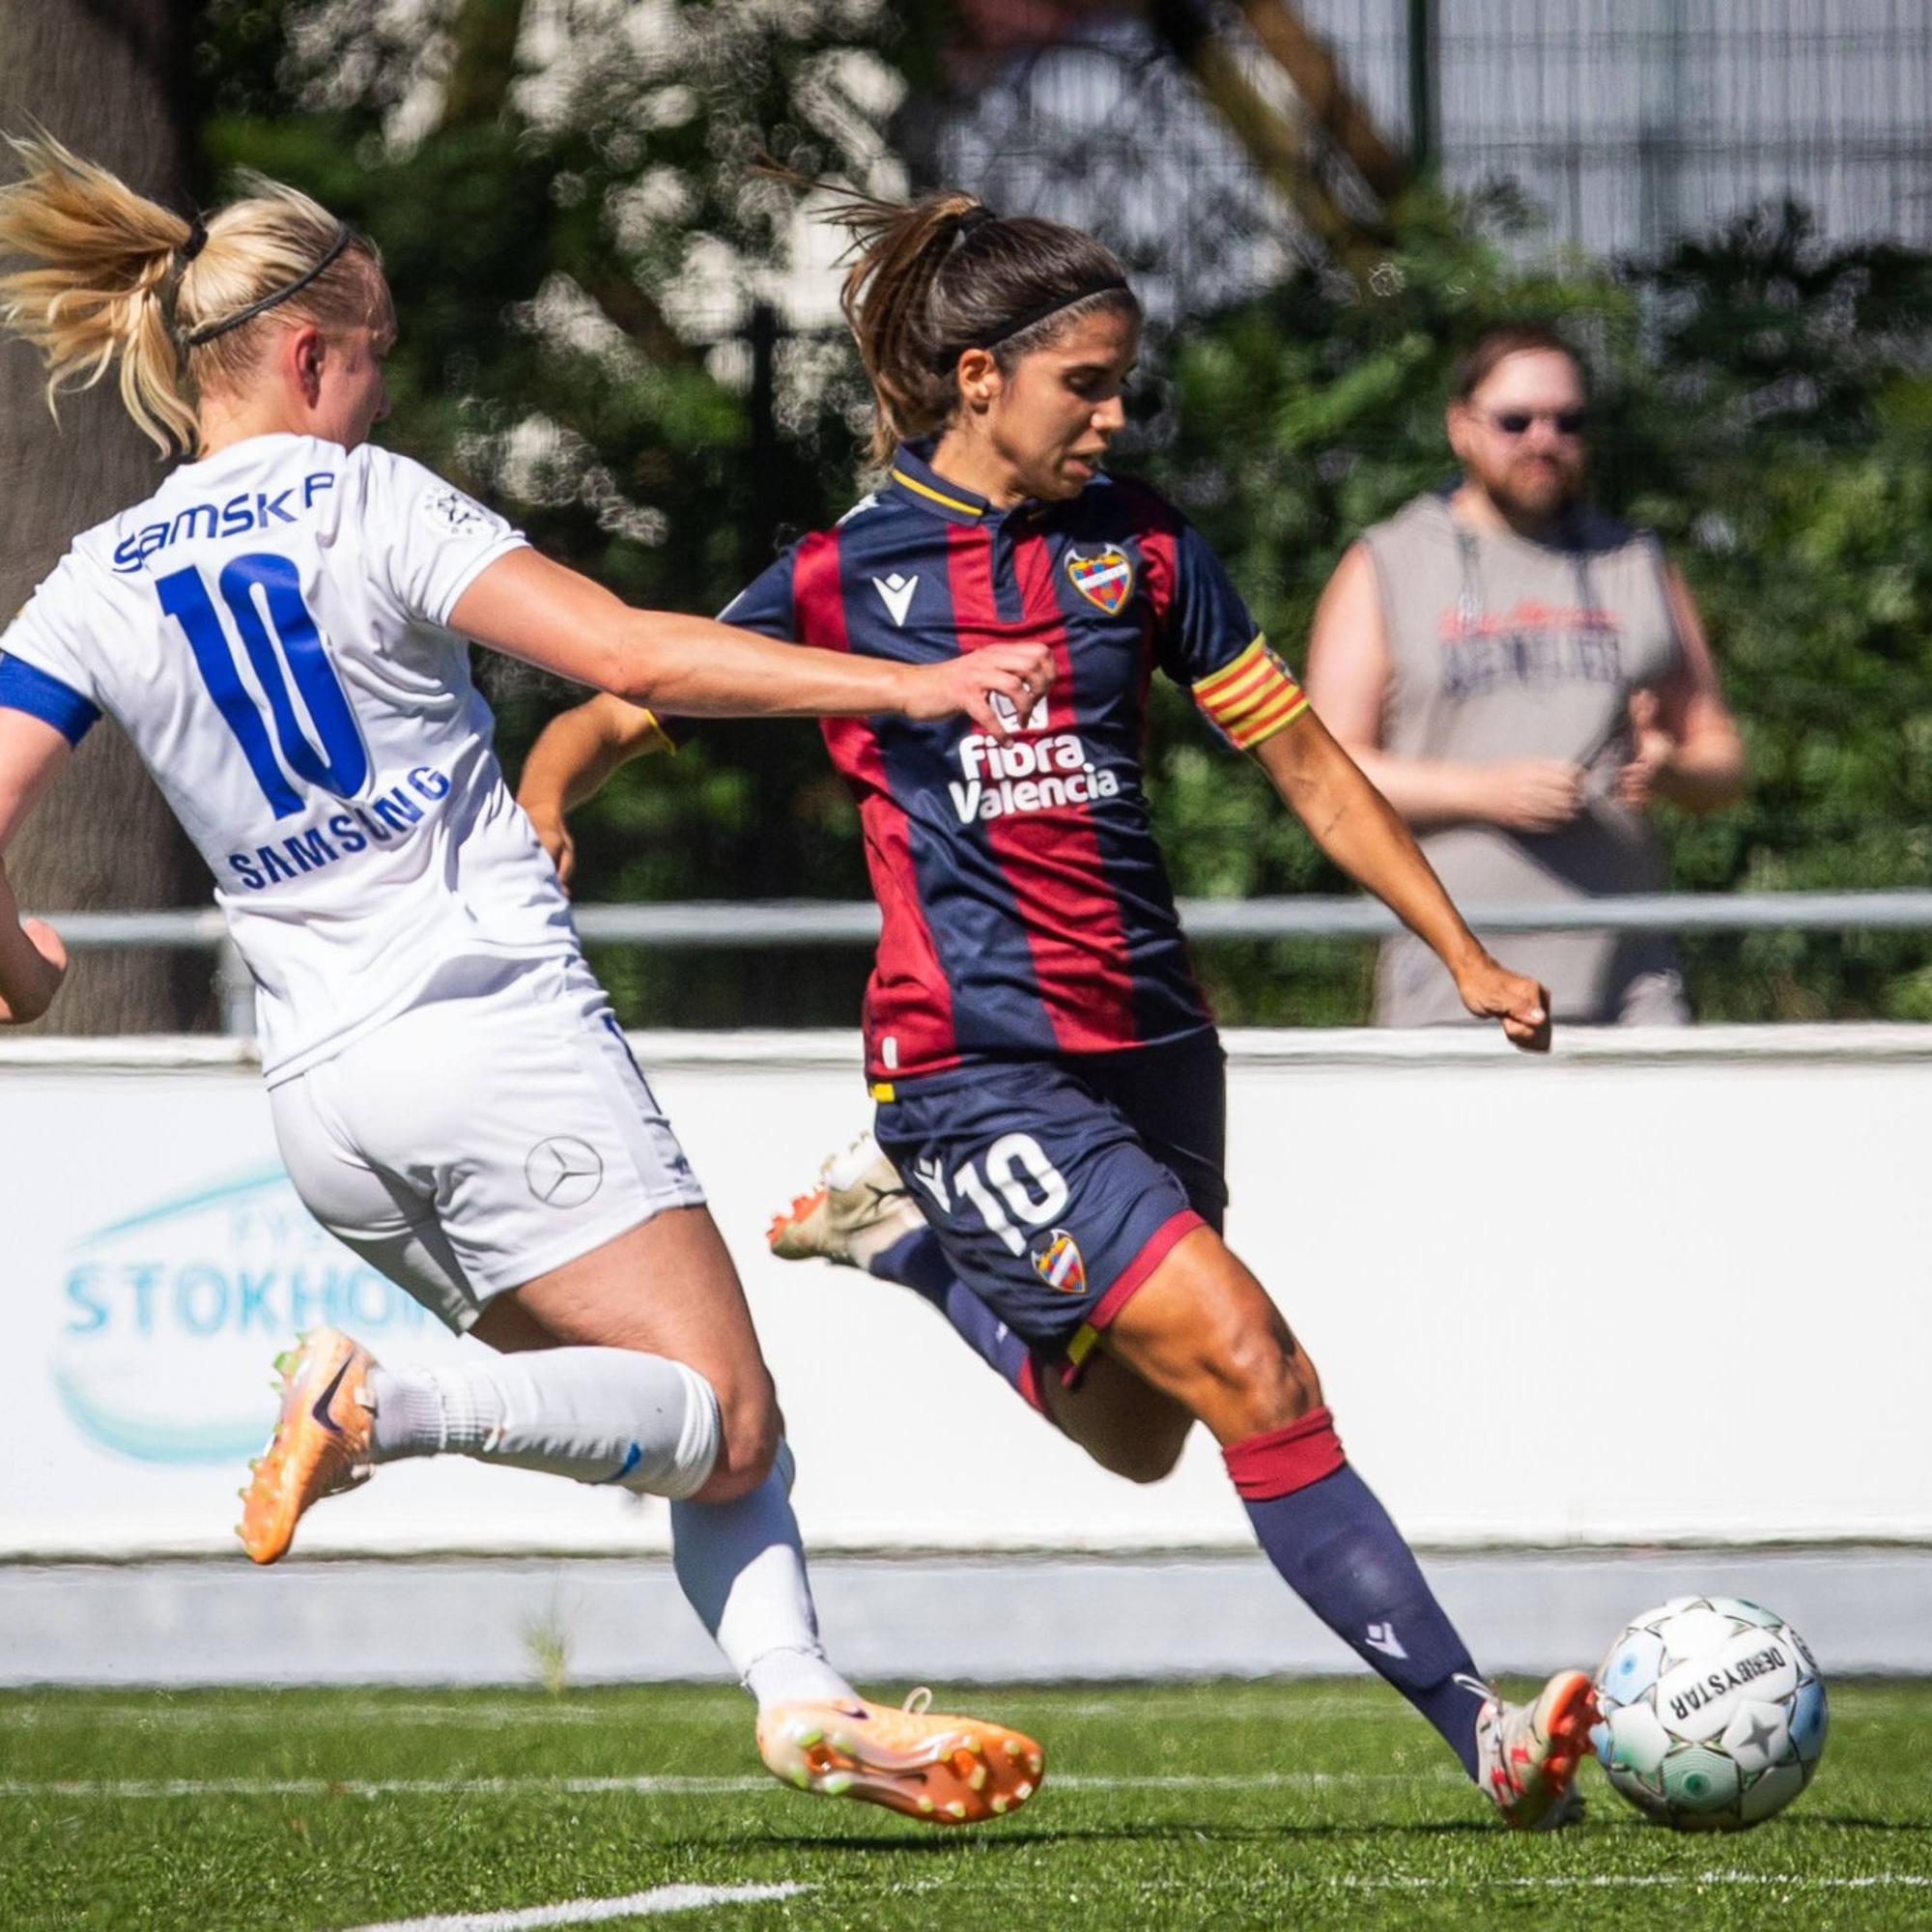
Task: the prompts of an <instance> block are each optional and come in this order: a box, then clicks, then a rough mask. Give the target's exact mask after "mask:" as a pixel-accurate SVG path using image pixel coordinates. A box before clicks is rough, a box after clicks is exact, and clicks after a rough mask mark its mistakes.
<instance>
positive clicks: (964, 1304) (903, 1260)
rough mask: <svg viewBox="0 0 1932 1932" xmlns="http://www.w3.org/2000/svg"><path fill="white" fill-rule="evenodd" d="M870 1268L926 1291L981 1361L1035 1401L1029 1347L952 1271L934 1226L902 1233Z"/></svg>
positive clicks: (883, 1277) (870, 1271)
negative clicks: (1030, 1372) (907, 1233)
mask: <svg viewBox="0 0 1932 1932" xmlns="http://www.w3.org/2000/svg"><path fill="white" fill-rule="evenodd" d="M866 1271H867V1274H874V1275H877V1276H878V1277H879V1279H880V1280H881V1281H895V1282H897V1283H898V1284H899V1286H900V1287H901V1288H909V1289H911V1290H912V1291H913V1293H915V1294H918V1295H923V1297H924V1298H925V1299H926V1300H927V1301H929V1302H931V1303H932V1305H933V1307H935V1308H936V1309H938V1310H939V1312H940V1314H942V1315H943V1316H945V1317H946V1319H947V1321H950V1322H952V1326H953V1327H954V1329H956V1330H957V1331H958V1333H959V1334H960V1335H961V1336H962V1337H963V1338H964V1340H965V1343H966V1346H967V1347H968V1348H969V1349H971V1350H973V1352H974V1353H975V1354H976V1355H978V1356H979V1357H980V1360H981V1361H982V1362H984V1363H986V1364H987V1366H988V1367H990V1368H991V1369H993V1370H994V1371H995V1372H996V1373H997V1374H999V1375H1000V1376H1003V1377H1004V1378H1006V1380H1007V1381H1008V1382H1009V1383H1010V1384H1011V1385H1012V1386H1013V1387H1014V1388H1016V1389H1018V1390H1019V1392H1020V1393H1021V1394H1022V1395H1023V1396H1026V1398H1027V1400H1028V1401H1029V1402H1034V1401H1035V1397H1034V1396H1033V1394H1032V1393H1031V1390H1030V1384H1031V1381H1032V1378H1031V1375H1030V1374H1029V1371H1028V1366H1027V1358H1028V1355H1029V1353H1030V1350H1028V1348H1027V1345H1026V1344H1025V1343H1024V1342H1022V1341H1021V1340H1020V1338H1019V1337H1018V1336H1017V1335H1015V1334H1014V1333H1013V1331H1012V1330H1011V1329H1010V1328H1009V1327H1008V1326H1007V1324H1006V1323H1005V1322H1004V1321H1001V1320H1000V1318H999V1317H998V1316H997V1315H995V1314H994V1313H993V1311H992V1310H991V1309H990V1308H988V1307H987V1306H986V1304H985V1303H984V1302H983V1301H981V1300H980V1297H979V1296H978V1295H977V1294H975V1293H973V1291H972V1290H971V1289H970V1288H968V1287H967V1286H966V1284H965V1283H964V1282H963V1281H961V1280H960V1279H959V1277H958V1276H957V1275H956V1274H954V1273H953V1272H952V1264H951V1263H950V1262H949V1261H948V1260H947V1259H946V1250H945V1249H944V1248H942V1247H941V1246H940V1244H939V1236H937V1235H935V1234H934V1233H933V1232H932V1230H931V1229H930V1228H921V1229H919V1230H917V1231H916V1232H915V1233H913V1234H910V1235H905V1236H901V1237H900V1238H899V1239H898V1240H896V1241H895V1242H894V1243H893V1245H892V1246H891V1247H889V1248H887V1249H885V1250H884V1251H883V1252H882V1253H880V1254H877V1255H875V1256H874V1257H873V1258H872V1260H871V1262H870V1264H868V1265H867V1270H866ZM1036 1406H1037V1403H1036Z"/></svg>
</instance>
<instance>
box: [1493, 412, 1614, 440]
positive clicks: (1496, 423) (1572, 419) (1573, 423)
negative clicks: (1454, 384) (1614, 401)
mask: <svg viewBox="0 0 1932 1932" xmlns="http://www.w3.org/2000/svg"><path fill="white" fill-rule="evenodd" d="M1483 420H1484V421H1485V422H1486V423H1488V424H1489V426H1490V427H1491V428H1492V430H1495V431H1497V432H1498V433H1499V434H1500V435H1503V436H1527V435H1528V434H1529V428H1530V425H1531V424H1532V423H1539V422H1547V423H1548V425H1549V427H1550V428H1551V429H1553V430H1554V431H1555V432H1556V434H1557V435H1558V436H1568V437H1577V436H1581V435H1582V434H1583V432H1584V431H1585V430H1586V429H1588V428H1589V426H1590V412H1589V411H1588V410H1497V411H1496V412H1494V413H1493V414H1484V415H1483Z"/></svg>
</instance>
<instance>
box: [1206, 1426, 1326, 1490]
mask: <svg viewBox="0 0 1932 1932" xmlns="http://www.w3.org/2000/svg"><path fill="white" fill-rule="evenodd" d="M1221 1460H1222V1462H1224V1463H1227V1465H1228V1474H1229V1476H1230V1478H1231V1479H1232V1480H1233V1482H1234V1485H1235V1488H1236V1491H1237V1492H1238V1493H1239V1494H1240V1497H1241V1500H1242V1501H1243V1502H1251V1503H1260V1502H1268V1501H1270V1500H1272V1499H1273V1498H1274V1497H1276V1496H1292V1495H1293V1493H1294V1492H1295V1491H1296V1490H1305V1489H1306V1488H1307V1487H1308V1486H1309V1484H1311V1483H1319V1482H1320V1481H1321V1479H1322V1477H1323V1476H1332V1475H1333V1474H1334V1473H1335V1471H1336V1470H1337V1469H1339V1468H1340V1467H1341V1466H1342V1464H1343V1463H1346V1462H1347V1461H1348V1460H1349V1459H1348V1458H1347V1457H1346V1456H1345V1455H1344V1454H1343V1453H1342V1438H1341V1437H1340V1436H1339V1435H1336V1434H1335V1418H1334V1417H1333V1416H1332V1415H1330V1414H1329V1413H1328V1410H1327V1408H1326V1406H1322V1407H1321V1408H1311V1409H1310V1410H1309V1411H1308V1413H1307V1414H1306V1415H1304V1416H1303V1417H1302V1418H1301V1420H1300V1421H1299V1422H1291V1423H1290V1424H1289V1425H1288V1427H1287V1428H1286V1429H1276V1430H1272V1431H1270V1432H1269V1433H1268V1434H1267V1435H1250V1436H1249V1437H1248V1439H1247V1440H1246V1441H1245V1442H1231V1443H1230V1444H1229V1445H1228V1447H1227V1448H1225V1449H1223V1450H1222V1451H1221Z"/></svg>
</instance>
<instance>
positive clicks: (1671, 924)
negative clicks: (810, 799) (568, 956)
mask: <svg viewBox="0 0 1932 1932" xmlns="http://www.w3.org/2000/svg"><path fill="white" fill-rule="evenodd" d="M1463 911H1464V913H1465V915H1466V916H1467V918H1468V921H1469V923H1470V924H1471V925H1473V926H1474V927H1475V928H1476V929H1477V930H1478V931H1480V932H1485V933H1498V932H1585V931H1599V932H1601V931H1608V932H1773V931H1776V932H1902V931H1904V932H1926V931H1932V892H1908V891H1901V892H1852V893H1652V894H1639V895H1627V896H1620V897H1611V898H1600V899H1568V900H1562V901H1556V902H1544V903H1529V904H1525V903H1520V902H1519V903H1514V904H1507V905H1492V904H1483V903H1477V904H1472V905H1468V906H1465V907H1464V908H1463ZM1180 916H1181V920H1182V922H1183V923H1184V924H1185V925H1186V927H1187V930H1188V932H1189V934H1190V935H1191V936H1192V937H1193V938H1195V939H1197V940H1223V939H1373V938H1378V937H1379V936H1380V935H1381V934H1383V933H1387V932H1393V931H1394V930H1395V929H1396V922H1395V918H1394V916H1393V915H1392V914H1391V913H1390V912H1388V911H1387V909H1386V908H1385V907H1383V906H1380V905H1378V904H1377V903H1376V902H1375V901H1374V900H1373V899H1361V898H1352V897H1351V898H1337V897H1329V896H1322V895H1314V894H1311V895H1305V896H1301V897H1295V898H1252V899H1182V900H1181V901H1180ZM51 917H52V919H53V921H54V923H55V924H56V925H57V926H58V927H59V928H60V931H61V934H62V936H63V937H64V938H65V939H66V940H67V942H68V944H69V946H71V948H73V949H74V950H75V951H82V950H88V949H97V948H116V947H130V946H160V947H169V948H176V949H185V950H189V951H196V952H200V951H214V950H217V949H225V947H226V941H227V936H228V934H227V924H226V922H225V921H224V920H223V919H222V916H221V914H220V913H219V912H217V911H216V910H215V909H214V908H213V907H212V906H210V907H205V908H201V909H195V910H181V911H173V912H74V913H56V914H53V915H51ZM577 929H578V931H579V933H580V934H581V935H582V938H583V940H584V941H585V943H586V944H588V945H620V946H661V947H680V948H685V949H725V948H734V947H746V946H868V945H870V944H871V942H872V941H873V940H874V939H876V938H877V937H878V932H879V912H878V908H877V907H876V906H874V905H872V904H870V903H868V902H867V901H864V900H847V899H716V900H713V899H685V900H678V901H672V902H669V903H666V904H660V905H580V906H579V907H578V908H577ZM222 978H223V986H224V999H223V1004H224V1009H225V1012H226V1015H227V1027H228V1031H229V1032H231V1033H247V1032H249V1031H251V1030H252V1026H253V1018H252V1011H251V1008H250V1004H249V1002H250V991H249V986H248V980H247V975H246V973H245V972H243V971H241V967H240V962H239V961H237V960H235V959H234V958H233V956H232V953H229V952H224V969H223V975H222Z"/></svg>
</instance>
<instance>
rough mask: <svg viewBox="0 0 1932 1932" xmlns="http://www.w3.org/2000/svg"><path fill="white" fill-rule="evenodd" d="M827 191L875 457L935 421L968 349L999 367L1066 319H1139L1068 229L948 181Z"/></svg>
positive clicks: (1106, 269) (1100, 258)
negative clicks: (843, 242)
mask: <svg viewBox="0 0 1932 1932" xmlns="http://www.w3.org/2000/svg"><path fill="white" fill-rule="evenodd" d="M834 191H835V192H838V194H839V197H840V199H839V206H838V207H837V208H836V209H834V210H833V212H832V213H830V214H828V215H827V216H826V219H827V220H829V221H831V222H833V223H835V224H836V225H838V226H839V227H842V228H845V229H847V230H849V231H850V233H851V236H852V241H853V246H854V249H855V250H856V259H855V260H854V262H853V264H852V267H851V268H850V270H847V272H846V276H845V286H844V288H843V289H842V290H841V291H840V294H839V298H838V300H839V306H840V307H841V308H842V309H843V310H844V312H845V320H846V321H847V322H848V323H849V324H850V325H851V327H852V335H853V338H854V340H855V341H856V342H857V343H858V345H859V355H860V358H861V359H862V360H863V361H864V363H865V365H866V374H867V376H868V377H870V378H871V383H872V400H873V404H874V407H875V410H876V415H875V418H874V422H873V428H872V454H873V455H874V456H875V457H876V458H878V459H879V460H880V461H881V462H883V461H884V460H885V459H886V458H887V457H889V456H891V454H892V453H893V449H894V446H895V444H896V443H899V442H902V441H904V440H905V439H906V438H908V437H913V436H923V435H928V434H930V433H932V432H934V431H936V430H939V429H942V428H944V427H945V425H946V423H947V421H948V419H949V418H950V417H951V416H952V412H953V410H954V409H955V408H956V407H957V406H958V402H959V381H958V368H959V357H960V356H961V355H963V354H964V353H965V351H967V350H968V349H974V348H980V349H987V350H990V351H991V352H992V353H993V355H994V357H995V359H996V360H997V361H998V363H999V365H1000V367H1001V368H1002V369H1003V370H1007V369H1010V368H1011V367H1012V366H1013V365H1014V363H1016V362H1017V361H1018V360H1019V359H1020V358H1021V357H1022V356H1023V355H1027V354H1029V353H1030V352H1031V351H1033V350H1036V349H1039V348H1043V347H1044V346H1045V345H1046V344H1047V343H1048V342H1050V341H1052V340H1053V339H1054V338H1055V337H1056V336H1057V335H1058V334H1059V333H1060V331H1061V329H1062V328H1064V327H1065V325H1066V324H1067V323H1068V322H1070V321H1072V320H1074V319H1075V318H1076V317H1079V316H1086V315H1092V314H1094V313H1096V312H1099V311H1103V310H1104V311H1111V312H1113V313H1116V314H1121V315H1125V316H1130V317H1132V318H1134V319H1135V320H1138V319H1139V317H1140V312H1141V311H1140V303H1139V302H1137V301H1136V300H1135V299H1134V297H1133V293H1132V291H1131V290H1129V288H1128V287H1127V278H1126V275H1125V273H1124V271H1123V270H1122V268H1121V264H1120V262H1119V261H1118V260H1117V259H1116V258H1115V256H1114V255H1113V253H1112V252H1111V251H1110V250H1108V249H1106V248H1104V247H1102V246H1101V245H1100V243H1099V242H1097V241H1094V238H1093V237H1092V236H1091V235H1083V234H1082V233H1081V232H1080V230H1079V229H1077V228H1067V227H1064V226H1063V225H1062V224H1061V223H1060V222H1058V221H1044V220H1040V219H1038V218H1037V217H1036V216H1033V215H1019V216H1014V217H1011V218H1008V217H1005V216H1001V215H997V214H995V213H993V211H992V210H991V209H989V208H987V207H985V206H984V205H983V204H982V203H980V202H979V201H976V200H975V199H974V198H973V196H971V195H970V194H964V193H961V192H959V191H958V190H956V189H952V190H948V191H946V192H944V193H940V194H929V195H925V196H923V197H922V198H921V199H920V200H918V201H915V202H912V203H909V204H906V203H897V202H887V201H874V200H871V199H869V198H868V197H867V196H865V195H857V194H849V193H846V192H844V191H843V190H834Z"/></svg>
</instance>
